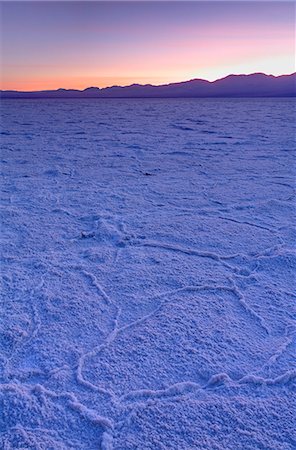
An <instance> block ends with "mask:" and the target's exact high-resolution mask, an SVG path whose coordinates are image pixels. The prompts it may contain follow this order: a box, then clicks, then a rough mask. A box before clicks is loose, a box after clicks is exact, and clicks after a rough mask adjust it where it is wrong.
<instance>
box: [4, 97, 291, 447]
mask: <svg viewBox="0 0 296 450" xmlns="http://www.w3.org/2000/svg"><path fill="white" fill-rule="evenodd" d="M1 107H2V131H1V149H2V150H1V163H2V172H1V174H2V179H1V186H2V200H1V205H2V211H1V219H2V225H1V237H2V256H1V258H2V259H1V272H2V294H3V295H2V304H1V311H2V314H1V318H2V319H1V338H0V355H1V365H2V370H1V385H0V386H1V388H0V393H1V394H0V396H1V411H2V413H1V422H0V433H1V434H0V439H1V447H2V448H4V449H5V450H8V449H9V450H12V449H13V450H14V449H24V448H26V449H36V450H38V449H44V450H48V449H54V450H55V449H87V450H91V449H103V450H106V449H107V450H111V449H114V450H115V449H138V448H141V449H156V450H157V449H160V450H166V449H174V450H175V449H178V450H179V449H184V450H191V449H209V450H212V449H214V450H215V449H217V450H218V449H233V450H240V449H242V450H243V449H249V450H252V449H279V450H282V449H289V450H290V449H294V448H295V447H296V438H295V433H294V428H295V427H294V425H295V416H294V415H293V410H294V409H295V406H296V405H295V402H294V397H293V383H294V379H295V364H294V361H293V357H294V355H295V321H294V319H295V295H294V292H293V291H294V290H295V289H294V288H295V230H294V228H293V221H295V197H294V189H295V161H294V159H293V158H294V154H295V153H294V151H295V148H294V147H295V145H294V138H295V126H294V119H295V104H294V102H293V100H289V99H276V100H273V99H250V100H224V99H221V100H145V101H141V100H109V101H104V100H101V101H96V100H91V101H87V100H80V101H71V100H67V101H55V102H53V101H46V100H40V101H30V100H26V101H3V102H2V105H1ZM293 402H294V403H293Z"/></svg>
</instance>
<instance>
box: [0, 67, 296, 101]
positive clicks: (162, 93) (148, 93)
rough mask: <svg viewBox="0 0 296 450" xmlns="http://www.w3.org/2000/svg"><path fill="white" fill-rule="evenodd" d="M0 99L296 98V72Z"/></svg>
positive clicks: (5, 93) (24, 94) (15, 93)
mask: <svg viewBox="0 0 296 450" xmlns="http://www.w3.org/2000/svg"><path fill="white" fill-rule="evenodd" d="M0 97H1V98H178V97H187V98H194V97H231V98H235V97H237V98H239V97H296V73H293V74H291V75H281V76H277V77H275V76H273V75H265V74H264V73H253V74H251V75H229V76H227V77H225V78H221V79H219V80H216V81H212V82H210V81H206V80H201V79H194V80H190V81H184V82H181V83H170V84H165V85H160V86H154V85H151V84H145V85H141V84H132V85H130V86H112V87H107V88H103V89H100V88H97V87H89V88H87V89H84V90H82V91H80V90H77V89H57V90H54V91H34V92H18V91H0Z"/></svg>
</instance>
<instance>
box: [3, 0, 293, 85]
mask: <svg viewBox="0 0 296 450" xmlns="http://www.w3.org/2000/svg"><path fill="white" fill-rule="evenodd" d="M294 71H295V3H294V2H275V1H273V2H267V1H265V2H257V1H256V2H240V1H232V2H224V1H219V2H213V1H208V2H200V1H196V2H184V1H183V2H181V1H180V2H143V1H142V2H141V1H138V2H123V1H121V2H113V1H109V2H85V1H84V2H82V1H81V2H78V1H76V2H71V1H68V2H42V1H38V2H37V1H35V2H3V3H2V6H1V89H16V90H25V91H29V90H39V89H56V88H61V87H62V88H77V89H84V88H86V87H88V86H98V87H105V86H111V85H115V84H120V85H128V84H132V83H143V84H144V83H152V84H164V83H169V82H173V81H185V80H189V79H192V78H205V79H208V80H214V79H217V78H221V77H223V76H226V75H228V74H230V73H236V74H237V73H253V72H265V73H268V74H274V75H279V74H288V73H292V72H294Z"/></svg>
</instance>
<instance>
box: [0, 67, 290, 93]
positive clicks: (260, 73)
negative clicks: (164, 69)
mask: <svg viewBox="0 0 296 450" xmlns="http://www.w3.org/2000/svg"><path fill="white" fill-rule="evenodd" d="M295 74H296V72H292V73H284V74H281V75H274V74H272V73H268V74H267V73H265V72H251V73H230V74H228V75H225V76H223V77H221V78H217V79H215V80H212V81H211V80H207V79H205V78H191V79H189V80H183V81H172V82H170V83H163V84H151V83H145V84H142V83H137V82H134V83H131V84H126V85H119V84H114V85H110V86H105V87H102V88H100V87H99V86H86V87H85V88H83V89H77V88H63V87H59V88H56V89H46V88H45V89H39V90H33V91H32V90H28V91H24V90H21V91H19V90H16V89H0V92H19V93H22V92H24V93H31V92H55V91H77V92H84V91H86V90H87V89H99V90H105V89H111V88H115V87H117V88H128V87H132V86H143V87H145V86H151V87H163V86H169V85H173V84H182V83H188V82H190V81H197V80H198V81H205V82H207V83H210V84H213V83H216V82H217V81H221V80H224V79H226V78H229V77H242V76H252V75H264V76H266V77H272V78H280V77H285V76H291V75H295Z"/></svg>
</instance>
